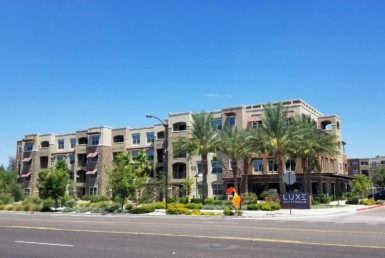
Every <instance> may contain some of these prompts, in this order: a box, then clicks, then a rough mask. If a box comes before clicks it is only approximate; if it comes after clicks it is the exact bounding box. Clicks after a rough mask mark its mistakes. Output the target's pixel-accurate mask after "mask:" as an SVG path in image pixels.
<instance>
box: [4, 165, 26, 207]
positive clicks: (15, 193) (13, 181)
mask: <svg viewBox="0 0 385 258" xmlns="http://www.w3.org/2000/svg"><path fill="white" fill-rule="evenodd" d="M0 194H10V195H11V196H12V197H13V198H14V200H15V201H20V200H21V199H22V198H23V188H22V186H21V184H20V183H18V178H17V174H16V172H15V171H14V170H12V167H11V166H9V167H8V169H7V170H6V169H5V168H4V166H0Z"/></svg>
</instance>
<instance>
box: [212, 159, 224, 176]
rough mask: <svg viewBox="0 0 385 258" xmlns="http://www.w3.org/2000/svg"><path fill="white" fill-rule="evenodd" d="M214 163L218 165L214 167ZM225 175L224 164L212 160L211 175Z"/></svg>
mask: <svg viewBox="0 0 385 258" xmlns="http://www.w3.org/2000/svg"><path fill="white" fill-rule="evenodd" d="M214 163H215V164H216V165H214ZM222 173H223V166H222V162H221V161H219V160H212V161H211V174H215V175H217V174H222Z"/></svg>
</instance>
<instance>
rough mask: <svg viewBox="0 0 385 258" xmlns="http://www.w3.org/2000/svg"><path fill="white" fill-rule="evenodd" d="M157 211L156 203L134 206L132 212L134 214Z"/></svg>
mask: <svg viewBox="0 0 385 258" xmlns="http://www.w3.org/2000/svg"><path fill="white" fill-rule="evenodd" d="M154 211H155V207H154V205H145V206H141V207H136V208H132V209H131V211H130V213H132V214H144V213H151V212H154Z"/></svg>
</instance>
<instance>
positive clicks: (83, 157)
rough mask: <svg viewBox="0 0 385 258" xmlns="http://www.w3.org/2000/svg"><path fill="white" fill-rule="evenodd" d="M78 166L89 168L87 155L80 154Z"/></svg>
mask: <svg viewBox="0 0 385 258" xmlns="http://www.w3.org/2000/svg"><path fill="white" fill-rule="evenodd" d="M78 165H79V166H81V167H85V166H87V155H86V154H78Z"/></svg>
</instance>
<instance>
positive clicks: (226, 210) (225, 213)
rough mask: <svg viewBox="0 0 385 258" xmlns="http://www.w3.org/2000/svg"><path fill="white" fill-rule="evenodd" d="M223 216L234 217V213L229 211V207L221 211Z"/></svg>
mask: <svg viewBox="0 0 385 258" xmlns="http://www.w3.org/2000/svg"><path fill="white" fill-rule="evenodd" d="M223 215H225V216H231V215H234V212H233V211H232V210H231V209H230V207H225V208H224V209H223Z"/></svg>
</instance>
